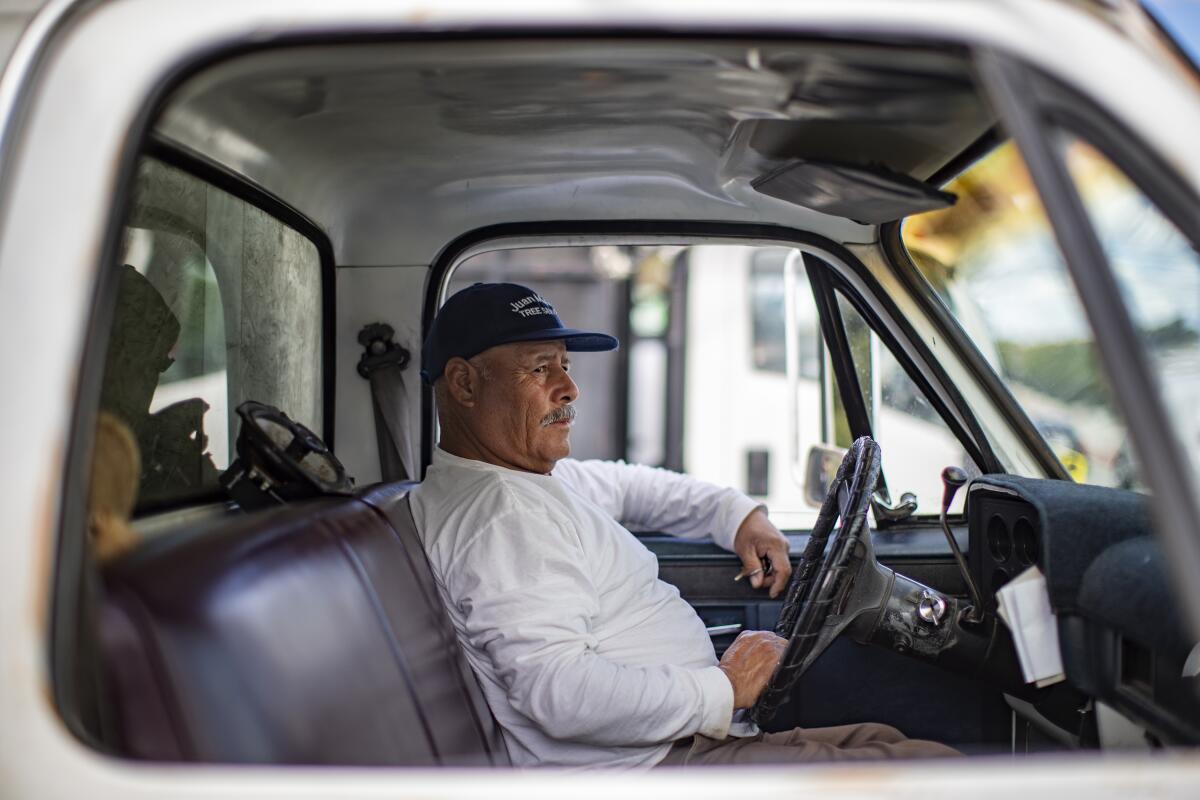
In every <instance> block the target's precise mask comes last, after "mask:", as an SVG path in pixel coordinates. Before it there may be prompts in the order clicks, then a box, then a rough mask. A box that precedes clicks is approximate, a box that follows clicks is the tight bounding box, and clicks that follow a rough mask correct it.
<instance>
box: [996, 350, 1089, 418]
mask: <svg viewBox="0 0 1200 800" xmlns="http://www.w3.org/2000/svg"><path fill="white" fill-rule="evenodd" d="M997 348H998V350H999V351H1000V360H1001V362H1002V363H1003V364H1004V372H1005V373H1006V377H1007V378H1009V379H1010V380H1012V381H1014V382H1017V383H1022V384H1024V385H1026V386H1028V387H1030V388H1031V389H1035V390H1037V391H1039V392H1041V393H1042V394H1045V395H1048V396H1050V397H1054V398H1057V399H1059V400H1063V401H1065V402H1067V403H1071V404H1080V405H1088V406H1107V405H1110V403H1111V401H1110V399H1109V393H1108V389H1107V387H1105V386H1104V383H1103V381H1102V380H1101V379H1100V367H1099V364H1098V363H1097V360H1096V350H1095V346H1094V345H1093V343H1092V342H1090V341H1085V340H1079V341H1065V342H1047V343H1040V344H1033V345H1025V344H1019V343H1017V342H1006V341H1002V342H997Z"/></svg>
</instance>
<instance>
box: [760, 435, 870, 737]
mask: <svg viewBox="0 0 1200 800" xmlns="http://www.w3.org/2000/svg"><path fill="white" fill-rule="evenodd" d="M879 469H880V451H879V445H878V444H876V443H875V441H874V440H873V439H871V437H869V436H862V437H859V438H858V439H856V440H855V442H854V444H852V445H851V446H850V450H849V451H848V452H847V453H846V456H845V458H843V459H842V463H841V464H840V465H839V466H838V470H837V474H836V475H835V476H834V478H833V481H832V482H831V483H830V485H829V491H828V492H827V493H826V495H825V500H824V502H822V504H821V511H820V513H819V514H818V515H817V521H816V524H814V525H813V531H812V535H811V536H810V537H809V539H808V546H807V547H805V548H804V553H803V554H802V555H801V556H800V561H799V563H797V565H796V568H795V570H793V571H792V578H791V581H790V582H789V583H788V587H787V591H786V593H785V594H784V600H783V609H782V611H781V612H780V614H779V622H778V623H777V624H776V625H775V633H776V634H777V635H779V636H783V637H785V638H786V639H787V640H788V643H787V648H786V649H785V650H784V653H783V657H782V658H781V659H780V661H779V665H778V666H777V667H776V668H775V672H774V674H772V676H771V680H770V682H769V683H768V684H767V688H766V689H764V690H763V693H762V694H761V695H759V698H758V701H757V702H756V703H755V704H754V706H753V707H752V708H751V709H750V719H751V720H753V721H754V722H756V723H758V724H760V725H761V724H763V723H765V722H768V721H770V719H771V718H772V717H773V716H774V715H775V711H776V709H778V708H779V706H780V705H782V704H783V703H784V702H785V701H786V700H787V699H788V697H789V695H790V694H791V691H792V688H793V687H794V686H795V685H796V682H797V681H798V680H799V679H800V676H801V675H803V674H804V672H805V670H807V669H808V668H809V666H810V665H811V664H812V663H813V662H814V661H816V660H817V657H818V656H819V655H821V653H822V652H824V651H825V648H827V647H828V646H829V644H830V643H831V642H832V641H833V640H834V639H835V638H837V635H838V634H839V633H841V631H842V630H843V629H844V628H845V627H846V625H847V624H848V622H849V621H848V620H847V621H842V622H839V623H838V624H835V625H832V626H830V625H827V622H828V621H830V616H831V615H837V614H839V613H840V611H841V609H842V608H843V607H844V606H845V601H846V598H847V597H848V595H849V593H850V590H851V587H852V586H853V585H854V583H855V579H856V578H857V577H858V575H859V573H860V572H862V568H863V566H864V565H873V564H874V562H875V558H874V554H873V552H872V550H871V546H870V538H869V534H870V531H869V529H868V526H867V508H868V507H869V505H870V502H871V493H872V492H874V491H875V486H876V484H877V483H878V482H879ZM839 519H840V520H841V524H839V525H838V527H837V530H836V532H835V531H834V527H833V526H834V522H836V521H837V520H839ZM831 533H832V534H833V541H832V543H830V542H829V538H830V534H831ZM826 545H828V547H827V546H826ZM843 616H844V615H843Z"/></svg>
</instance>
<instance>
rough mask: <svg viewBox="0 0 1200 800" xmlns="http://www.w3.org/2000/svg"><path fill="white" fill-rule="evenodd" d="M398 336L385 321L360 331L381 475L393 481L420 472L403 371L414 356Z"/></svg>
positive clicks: (360, 369) (361, 366)
mask: <svg viewBox="0 0 1200 800" xmlns="http://www.w3.org/2000/svg"><path fill="white" fill-rule="evenodd" d="M394 335H395V331H394V330H392V326H391V325H388V324H387V323H385V322H372V323H371V324H370V325H366V326H364V327H363V329H362V330H361V331H359V332H358V343H359V344H361V345H362V346H363V354H362V356H361V357H360V358H359V359H358V374H359V375H361V376H363V377H364V378H366V379H367V381H368V382H369V383H370V384H371V406H372V407H373V408H374V410H375V440H376V444H377V445H378V448H379V474H380V477H381V478H382V479H383V480H384V481H385V482H389V483H390V482H392V481H405V480H408V479H409V476H411V475H415V474H416V472H415V470H414V469H413V466H414V463H415V462H414V461H413V457H412V450H411V447H410V441H409V426H408V425H407V424H406V419H405V415H404V374H403V373H404V368H405V367H407V366H408V362H409V361H410V360H411V355H410V354H409V352H408V351H407V350H405V349H404V348H403V347H401V346H400V345H398V344H396V342H395V341H394V340H393V338H392V337H393V336H394Z"/></svg>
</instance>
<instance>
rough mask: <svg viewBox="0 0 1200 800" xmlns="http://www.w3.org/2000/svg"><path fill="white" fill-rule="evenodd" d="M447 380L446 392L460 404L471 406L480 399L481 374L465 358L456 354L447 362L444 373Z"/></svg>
mask: <svg viewBox="0 0 1200 800" xmlns="http://www.w3.org/2000/svg"><path fill="white" fill-rule="evenodd" d="M442 376H443V378H444V379H445V381H446V392H447V393H448V394H449V395H450V396H451V397H452V398H454V402H456V403H458V404H459V405H460V406H466V407H467V408H471V407H473V406H474V405H475V403H476V401H478V399H479V397H478V393H479V374H478V372H477V371H476V369H475V368H474V367H472V366H471V365H470V363H468V362H467V360H466V359H465V358H459V357H457V356H455V357H454V358H452V359H450V360H449V361H447V362H446V369H445V371H444V372H443V373H442Z"/></svg>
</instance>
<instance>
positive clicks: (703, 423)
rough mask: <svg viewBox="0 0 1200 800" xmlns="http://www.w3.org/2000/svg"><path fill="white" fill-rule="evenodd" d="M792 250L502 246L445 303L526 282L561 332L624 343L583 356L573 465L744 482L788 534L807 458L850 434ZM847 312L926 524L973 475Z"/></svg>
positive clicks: (870, 388) (901, 487) (458, 281)
mask: <svg viewBox="0 0 1200 800" xmlns="http://www.w3.org/2000/svg"><path fill="white" fill-rule="evenodd" d="M795 252H796V251H794V250H793V249H792V248H788V247H780V246H751V245H733V244H713V245H694V246H680V245H669V246H622V247H616V246H611V245H607V246H603V247H561V248H528V249H519V250H502V251H494V252H490V253H484V254H481V255H478V256H475V257H472V258H471V259H469V260H467V261H465V262H464V263H463V264H461V265H459V267H458V268H457V269H456V270H455V272H454V274H453V275H452V276H451V280H450V282H449V286H448V291H449V292H450V293H453V292H454V291H457V290H458V289H460V288H464V287H466V286H468V285H470V284H471V283H473V282H475V281H501V280H503V281H514V282H517V283H522V284H525V285H527V286H530V287H531V288H533V289H534V290H535V291H537V292H538V293H539V294H541V295H542V296H543V297H545V298H547V299H548V300H550V302H552V303H553V304H554V305H555V307H556V308H557V310H558V311H559V313H560V315H561V316H562V317H563V319H564V321H565V322H566V324H568V325H570V326H572V327H580V328H591V329H595V330H602V331H606V332H610V333H613V334H615V335H617V336H618V337H620V339H621V351H619V352H618V353H615V354H606V353H599V354H593V353H581V354H578V355H577V356H576V357H575V358H574V359H572V375H573V377H574V378H575V380H576V382H577V383H578V384H579V386H580V391H581V394H580V399H579V401H578V403H577V406H578V409H579V416H578V417H577V420H576V426H575V428H574V430H573V431H572V435H571V440H572V456H573V457H575V458H624V459H626V460H629V461H635V462H639V463H647V464H651V465H655V466H666V467H670V468H673V469H678V470H682V471H685V472H687V473H689V474H691V475H694V476H696V477H698V478H701V479H704V480H708V481H711V482H713V483H716V484H719V485H723V486H734V487H737V488H739V489H742V490H743V491H745V492H747V493H748V494H750V495H752V496H755V497H760V498H762V499H763V501H764V502H765V503H766V504H767V506H768V507H769V509H770V511H771V516H772V519H773V520H774V521H775V523H776V524H777V525H780V526H781V527H785V528H793V529H802V528H807V527H810V526H811V525H812V522H813V521H814V520H815V518H816V513H817V508H818V506H819V503H820V497H819V496H817V497H816V499H815V500H814V491H813V488H812V486H811V483H810V480H809V479H810V478H811V477H812V476H810V475H809V456H810V450H811V449H812V448H814V447H815V446H820V445H829V446H831V447H835V448H844V447H847V446H848V445H849V444H850V434H849V425H848V424H847V422H846V416H845V413H844V411H843V410H842V409H841V406H840V401H839V397H838V394H837V390H836V387H835V386H834V385H833V381H832V379H831V378H829V377H827V376H831V375H832V373H831V371H830V370H829V369H828V366H827V364H826V363H825V361H826V358H827V356H826V353H825V349H824V345H823V343H822V339H821V331H820V323H819V320H818V316H817V309H816V304H815V301H814V300H813V295H812V290H811V288H810V286H809V283H808V276H807V272H806V270H805V267H804V263H803V260H802V259H800V258H799V257H796V258H793V259H792V263H791V266H790V267H787V268H786V269H785V266H786V265H787V264H788V261H789V255H790V254H792V253H795ZM796 255H797V256H798V255H799V254H798V253H796ZM789 285H791V287H792V290H793V294H792V297H791V298H788V296H787V287H788V286H789ZM846 308H847V311H846V315H845V324H846V327H847V329H848V332H849V335H850V340H851V346H852V349H853V350H854V352H855V355H856V364H857V366H858V368H859V370H860V386H861V389H862V391H863V392H864V396H865V397H867V398H868V403H867V405H868V408H871V409H874V414H875V417H876V418H877V419H878V424H879V426H880V427H879V429H878V430H877V431H876V438H877V439H879V441H880V444H881V446H882V448H883V451H884V454H885V462H884V463H885V468H886V469H887V470H888V472H889V475H888V480H889V484H890V486H891V488H892V495H893V499H894V501H895V500H898V499H899V497H900V494H901V493H903V492H907V491H912V492H915V493H917V494H918V498H919V501H920V508H919V512H918V513H936V511H937V510H938V508H937V502H938V500H939V499H940V496H941V484H940V477H939V476H940V472H941V469H942V468H943V467H945V466H946V465H948V464H958V465H963V466H968V467H970V466H971V465H968V464H967V463H966V462H965V456H964V455H963V450H962V447H961V446H960V445H958V443H957V441H956V440H955V439H954V437H953V436H951V435H950V433H949V431H948V430H947V429H946V427H945V426H944V425H943V424H942V423H941V422H940V420H938V419H937V417H936V414H934V413H933V410H932V408H931V407H930V406H929V404H928V402H927V401H926V400H925V398H924V397H923V396H922V395H921V393H920V392H919V391H917V389H916V387H915V386H914V385H913V384H912V383H911V382H910V381H908V380H907V377H906V375H905V373H904V372H903V370H901V369H900V367H899V364H898V363H897V362H896V361H895V359H894V358H892V357H891V356H890V354H888V353H887V352H886V349H885V348H881V347H880V345H879V342H878V340H877V339H876V337H875V336H874V334H873V333H871V331H870V329H869V328H868V327H867V324H866V322H865V321H864V320H863V319H862V317H861V316H859V315H858V314H857V313H856V312H854V311H853V309H852V308H850V307H849V306H846ZM789 309H790V311H791V313H792V314H793V319H792V320H789V319H788V316H787V315H788V312H789ZM789 322H790V323H791V324H790V325H789ZM789 331H790V332H791V335H792V336H793V337H794V339H793V341H792V342H791V343H790V344H789V342H788V335H789ZM789 357H792V358H794V364H795V382H794V384H793V383H792V382H791V381H790V380H789V377H788V371H787V362H788V359H789ZM833 457H837V456H836V453H834V454H833ZM834 466H836V461H835V462H834ZM893 470H895V471H896V473H897V474H896V476H895V477H894V478H893V476H892V475H891V474H890V473H891V471H893ZM922 470H924V472H923V473H922V472H921V471H922ZM918 473H921V474H918ZM817 485H818V487H819V485H820V484H817Z"/></svg>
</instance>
